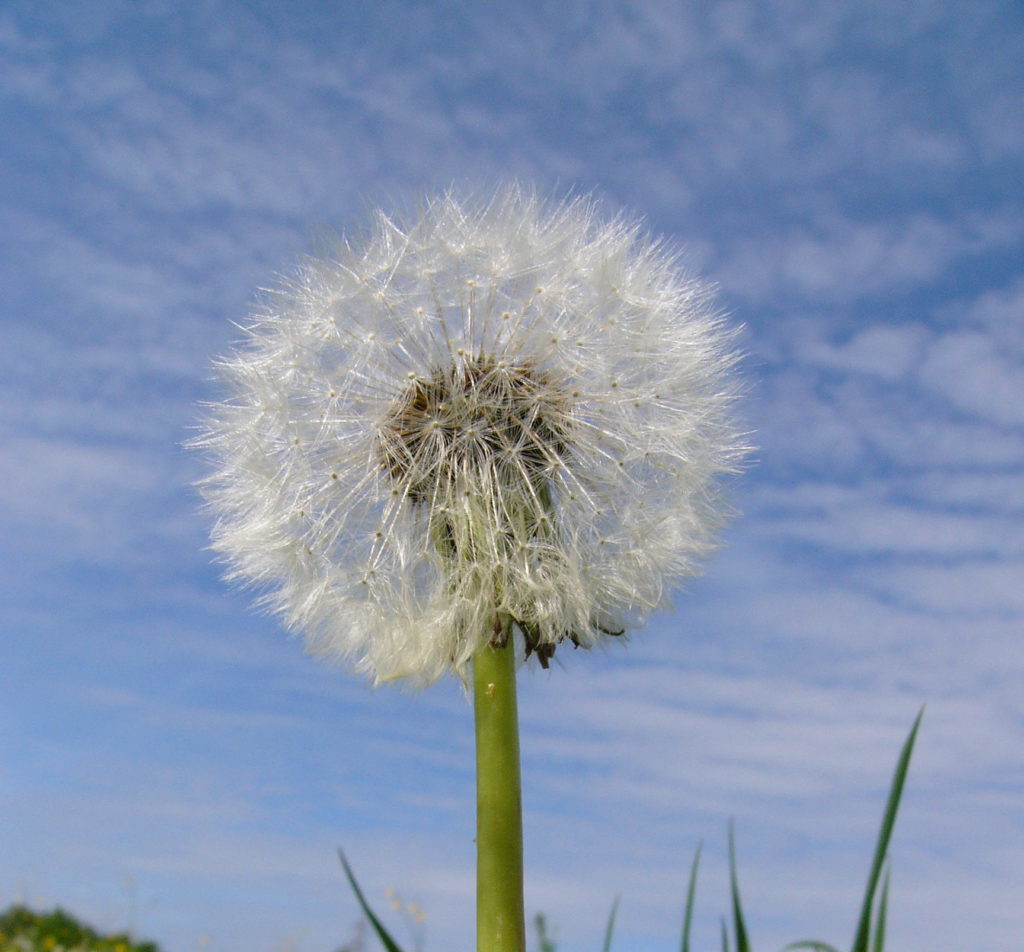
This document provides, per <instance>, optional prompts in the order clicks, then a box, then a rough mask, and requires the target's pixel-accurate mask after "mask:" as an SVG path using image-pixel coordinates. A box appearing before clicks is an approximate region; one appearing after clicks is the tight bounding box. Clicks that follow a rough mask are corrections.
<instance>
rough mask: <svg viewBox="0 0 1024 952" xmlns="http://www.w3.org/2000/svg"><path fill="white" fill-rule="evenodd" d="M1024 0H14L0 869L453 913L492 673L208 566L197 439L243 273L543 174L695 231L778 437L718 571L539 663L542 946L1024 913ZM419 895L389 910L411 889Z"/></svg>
mask: <svg viewBox="0 0 1024 952" xmlns="http://www.w3.org/2000/svg"><path fill="white" fill-rule="evenodd" d="M1022 40H1024V12H1022V9H1021V7H1020V5H1019V4H1016V3H1013V2H1006V3H997V2H979V3H974V4H949V3H944V2H943V3H939V2H927V0H907V2H899V0H889V2H886V3H867V2H865V3H860V2H848V0H841V2H835V3H830V4H812V3H806V2H786V0H779V2H775V3H772V4H759V3H755V2H752V0H751V2H743V0H737V2H711V3H707V4H697V3H688V2H668V0H665V2H662V0H647V2H642V3H640V2H638V3H611V2H587V3H572V2H570V3H563V4H541V3H526V2H519V3H501V2H496V3H489V4H476V3H470V2H468V0H467V2H448V3H440V2H439V3H434V2H422V3H398V2H379V3H373V4H356V3H329V2H307V3H298V2H297V3H290V4H274V3H269V2H248V3H243V2H241V0H234V2H232V0H216V2H215V0H210V2H207V0H195V2H190V3H188V4H175V3H170V2H144V0H143V2H128V0H125V2H119V3H118V2H102V0H96V2H91V3H89V4H76V3H52V4H45V5H40V4H36V3H30V2H27V0H26V2H21V0H8V2H6V3H4V4H3V5H2V7H0V49H2V55H0V127H2V128H3V130H4V134H3V136H2V137H0V163H2V168H3V175H2V177H0V245H2V250H0V286H2V288H3V295H2V301H3V304H2V305H0V307H2V310H0V321H2V334H3V340H4V347H3V348H2V353H0V395H2V400H0V427H2V434H3V444H4V449H3V453H2V454H0V573H2V576H0V577H2V586H3V592H4V594H3V598H2V602H0V610H2V612H3V616H2V621H3V627H2V631H3V661H2V670H3V690H2V692H0V817H2V821H0V854H2V855H3V857H4V861H3V863H2V864H0V903H7V902H10V901H14V900H16V899H18V898H26V899H28V900H30V901H32V902H34V903H39V904H53V903H61V904H63V905H65V906H66V907H68V908H70V909H72V910H73V911H75V912H78V913H79V914H81V915H84V916H86V917H87V918H90V919H91V920H93V921H94V922H96V923H97V924H99V925H101V926H104V927H109V928H123V927H125V926H131V927H133V928H135V929H137V930H138V931H139V932H140V933H142V934H144V935H147V936H151V937H154V938H156V939H158V940H159V941H160V942H161V943H162V944H163V945H164V946H165V947H166V949H167V950H168V952H191V950H198V949H210V950H219V952H237V950H242V949H244V950H246V952H282V950H284V949H286V948H289V949H290V948H294V949H298V950H301V952H332V950H333V949H334V948H336V947H337V946H338V945H339V944H341V943H342V942H343V941H344V940H345V939H346V938H348V936H349V934H350V932H351V928H352V924H353V922H354V921H355V920H356V918H357V910H356V907H355V904H354V902H353V900H352V899H351V897H350V896H349V894H348V892H347V889H346V887H345V884H344V882H343V879H342V877H341V873H340V869H339V867H338V863H337V859H336V856H335V852H334V851H335V848H336V847H337V846H339V845H344V847H345V848H346V850H347V851H348V853H349V855H350V858H351V859H352V861H353V863H354V864H355V866H356V869H357V871H358V872H359V874H360V876H361V878H362V879H363V881H364V885H365V887H366V890H367V893H368V895H369V896H370V897H371V898H372V899H374V900H376V901H377V904H378V905H381V906H383V907H385V908H386V906H387V901H386V899H385V894H384V890H385V889H386V887H388V886H393V887H395V888H396V889H398V891H399V893H400V894H401V895H402V897H403V899H405V900H406V901H417V902H419V903H420V904H421V905H422V906H423V907H424V909H425V910H426V914H427V921H426V924H425V929H426V942H427V948H428V949H430V950H434V952H439V950H449V949H451V950H454V949H466V948H470V947H471V943H472V935H473V911H472V904H473V890H474V873H473V846H472V830H473V814H472V810H473V769H472V768H473V765H472V735H471V717H470V713H471V712H470V706H469V704H468V702H467V701H466V699H465V697H464V696H463V694H462V691H461V689H460V688H459V687H458V686H457V685H454V684H441V685H438V686H435V687H434V688H431V689H430V690H428V691H426V692H424V693H422V694H419V695H408V694H403V693H401V692H399V691H396V690H380V691H378V692H372V691H370V690H369V689H368V688H367V687H366V686H365V685H364V684H362V683H361V682H360V681H358V680H357V679H355V678H354V677H352V676H351V675H348V674H346V673H345V672H342V671H338V670H332V669H328V668H325V667H322V666H320V665H318V664H316V663H315V662H314V661H313V660H311V659H310V658H308V657H306V656H305V655H304V654H303V652H302V649H301V645H300V644H299V643H298V642H297V641H295V640H294V639H290V638H289V637H287V636H286V635H284V634H283V633H282V632H281V631H280V630H279V628H278V626H277V624H276V623H275V622H274V621H273V620H271V619H268V618H265V617H262V616H260V615H258V614H256V613H255V612H253V611H252V609H251V607H250V604H249V601H250V600H249V597H248V596H247V595H246V594H245V593H240V592H238V591H233V590H231V589H230V588H229V587H227V586H225V585H224V584H222V582H221V581H220V580H219V578H218V569H217V567H216V566H215V565H214V564H213V563H212V561H211V559H210V556H209V553H208V552H206V551H205V550H204V546H205V545H206V534H207V529H208V526H207V525H206V521H205V518H204V516H203V515H202V514H201V513H200V512H199V511H198V502H197V499H196V496H195V493H194V492H193V490H192V489H191V488H190V486H191V484H192V483H193V482H194V481H195V480H196V479H197V478H198V477H199V476H200V475H202V472H203V467H202V461H201V459H199V458H198V457H195V456H194V455H193V454H190V453H189V452H187V451H185V450H184V449H182V443H183V442H184V441H185V440H186V439H188V438H189V436H190V435H191V432H192V430H191V428H192V426H193V424H194V420H195V419H196V416H197V411H196V405H197V403H198V402H199V401H201V400H203V399H209V398H211V397H213V396H215V395H216V392H217V391H216V387H215V385H214V383H213V381H212V374H211V371H210V369H209V367H210V360H211V359H212V358H213V357H214V356H215V355H217V354H218V353H221V352H223V351H224V350H225V349H227V347H228V346H229V344H230V342H231V341H232V340H233V339H234V337H235V334H236V329H235V328H234V327H233V325H232V323H231V322H232V321H239V320H243V319H244V316H245V314H246V313H247V310H248V309H249V307H250V306H251V304H252V302H253V300H254V298H255V295H256V291H257V289H258V288H259V287H261V286H267V285H269V284H273V283H274V282H275V281H276V280H277V276H278V275H280V274H283V273H287V272H288V271H289V269H290V268H291V267H292V266H293V265H294V263H295V262H296V261H297V260H298V258H299V257H300V256H301V255H302V254H304V253H306V252H308V251H309V250H311V249H312V248H315V247H316V246H317V245H318V243H322V242H323V240H324V239H325V237H329V236H331V235H333V234H336V233H338V232H340V231H344V230H345V229H346V228H358V227H359V225H360V223H361V222H362V220H363V218H364V216H365V213H366V210H367V208H368V207H372V206H373V205H376V204H384V205H388V206H391V205H403V204H408V203H409V202H410V201H412V200H414V199H415V198H416V197H417V196H419V195H421V194H423V193H424V192H427V193H429V192H435V191H437V190H439V189H442V188H444V187H445V186H447V185H449V184H452V183H456V184H459V185H470V186H484V187H486V186H487V185H488V184H490V183H492V182H496V181H504V180H508V179H510V178H516V179H519V180H522V181H525V182H529V183H533V184H535V185H536V186H538V187H539V188H540V189H542V190H546V191H549V192H554V193H556V194H561V193H564V192H565V191H567V190H569V189H577V190H581V191H585V192H594V193H595V194H597V195H598V196H600V197H601V198H602V199H604V200H606V201H607V202H608V203H609V204H610V205H612V206H613V207H616V206H625V207H628V208H631V209H634V210H636V211H638V212H640V213H642V214H643V215H645V216H646V217H647V219H648V221H649V222H650V224H651V227H652V228H653V229H654V230H656V231H658V232H662V233H665V234H667V235H669V236H670V237H671V238H672V239H673V240H674V241H676V242H679V243H681V244H683V246H684V247H685V248H686V250H687V258H688V260H689V262H690V263H691V265H692V266H693V267H694V268H695V269H697V270H699V271H700V272H701V273H702V274H703V275H704V276H705V277H707V278H708V279H709V280H711V281H713V282H715V283H717V284H718V285H719V287H720V290H721V299H722V301H723V303H724V305H725V306H726V307H727V308H728V309H729V310H730V311H731V312H732V314H733V315H734V318H735V319H736V320H737V321H738V322H741V323H742V324H744V325H745V332H744V337H743V346H744V348H745V350H746V352H747V355H748V356H747V359H746V361H745V366H744V373H745V375H746V377H747V379H748V381H749V396H748V398H747V400H746V402H745V405H744V409H743V412H744V415H745V419H746V421H747V423H748V424H749V426H750V427H751V428H753V429H755V430H756V434H757V435H756V442H757V445H758V452H757V454H756V459H755V461H754V465H753V467H752V468H751V469H750V471H749V472H748V473H747V474H746V475H744V476H743V477H742V478H741V479H739V480H738V481H737V482H736V484H735V485H734V486H733V488H732V492H731V497H732V500H733V502H734V503H735V505H736V506H737V507H738V508H739V509H740V510H742V512H743V515H742V517H741V518H740V519H739V520H738V521H737V522H736V523H735V524H734V525H732V526H731V527H730V529H729V531H728V532H727V534H726V538H725V542H726V545H725V547H724V548H723V549H722V550H721V551H720V552H719V553H718V554H717V555H716V556H715V558H714V559H713V561H712V562H711V563H710V564H709V566H708V571H707V574H706V576H705V577H704V578H702V579H700V580H698V581H697V582H696V583H695V584H692V585H690V586H689V587H688V588H687V589H686V591H685V592H684V593H682V594H681V595H680V597H679V598H678V599H677V602H676V608H675V609H674V610H673V611H672V612H670V613H664V614H662V615H661V616H659V617H657V618H656V619H655V620H654V621H653V622H652V623H651V624H650V625H649V626H648V627H647V629H646V630H645V631H644V632H643V633H641V634H640V635H638V636H637V637H636V638H635V639H634V640H633V641H632V643H631V644H630V645H629V646H628V648H626V649H621V648H619V647H618V646H613V649H612V650H609V651H607V652H605V653H600V652H598V653H592V654H589V655H583V654H578V653H577V654H573V655H571V656H568V657H567V660H566V662H565V665H564V667H562V668H558V667H557V666H556V668H555V669H554V670H552V671H551V672H550V673H533V674H526V675H525V676H524V677H523V678H522V679H521V700H520V704H521V713H522V722H523V732H524V733H523V754H524V780H525V785H526V788H525V821H526V830H527V856H526V863H527V906H528V909H529V910H530V911H531V912H533V911H537V910H543V911H544V912H545V913H546V914H547V915H548V916H549V918H550V919H551V920H552V921H553V922H554V923H555V924H556V927H557V934H558V937H559V941H560V952H582V950H584V949H588V950H589V949H594V948H597V947H599V944H600V935H601V933H602V930H603V927H604V920H605V915H606V911H607V909H608V907H609V906H610V904H611V901H612V899H613V898H614V896H615V895H617V894H621V896H622V905H621V910H620V915H619V926H618V929H619V937H620V942H619V946H618V947H619V948H620V949H626V950H629V952H654V950H656V949H657V950H662V949H666V948H672V947H673V944H674V943H676V942H677V939H678V927H679V920H680V914H681V904H682V897H683V894H684V890H685V881H686V874H687V870H688V867H689V862H690V859H691V856H692V853H693V850H694V848H695V847H696V845H697V843H698V842H699V841H703V842H704V844H705V847H704V849H705V863H704V875H703V878H702V881H701V885H700V889H699V892H698V909H699V912H698V920H697V923H696V934H695V938H696V939H697V940H699V943H700V947H702V948H712V947H715V945H714V944H715V943H717V929H718V916H719V915H720V914H722V913H723V912H725V911H726V908H727V905H726V903H727V892H726V890H727V879H726V872H725V846H726V829H727V824H728V821H729V819H730V818H735V822H736V831H737V846H738V853H739V861H740V874H741V880H742V883H743V884H744V894H745V901H746V904H747V907H748V913H749V915H750V918H751V926H752V939H753V940H754V942H755V943H756V945H757V947H758V948H778V947H779V946H781V945H782V944H784V943H785V942H787V941H791V940H794V939H797V938H805V937H816V938H819V937H820V938H823V939H827V940H829V941H832V942H835V943H838V944H843V943H846V942H848V941H849V938H850V936H851V935H852V931H853V926H854V917H855V910H856V907H857V903H858V901H859V898H860V891H861V889H862V887H863V882H864V879H865V877H866V873H867V868H868V864H869V860H870V848H871V843H872V840H873V837H874V834H875V831H876V828H877V823H878V820H879V817H880V813H881V809H882V805H883V800H884V794H885V790H886V788H887V785H888V781H889V778H890V775H891V770H892V767H893V764H894V762H895V757H896V754H897V751H898V748H899V745H900V743H901V742H902V740H903V738H904V736H905V734H906V731H907V730H908V728H909V726H910V723H911V721H912V719H913V717H914V715H915V713H916V712H917V710H918V708H919V706H920V705H921V704H922V703H927V705H928V709H927V714H926V719H925V722H924V726H923V729H922V733H921V737H920V742H919V747H918V751H917V754H916V756H915V761H914V764H913V768H912V773H911V777H910V781H909V785H908V788H907V794H906V799H905V803H904V812H903V814H902V816H901V818H900V821H899V825H898V828H897V832H896V837H895V840H894V844H893V885H892V910H891V941H892V945H893V948H898V949H901V950H905V952H926V950H927V952H932V950H935V949H941V948H948V949H961V948H984V949H987V950H992V952H1011V950H1013V949H1016V948H1018V947H1019V945H1018V943H1019V937H1020V935H1021V934H1022V933H1024V911H1022V910H1021V907H1020V903H1019V883H1020V881H1021V871H1022V869H1024V807H1022V804H1024V796H1022V794H1024V757H1022V751H1024V712H1022V704H1021V698H1022V697H1024V645H1022V643H1021V633H1022V622H1024V584H1022V579H1024V520H1022V516H1024V438H1022V437H1024V269H1022V268H1021V261H1022V260H1024V255H1022V251H1024V214H1022V213H1024V189H1022V187H1021V186H1022V181H1024V174H1022V172H1024V164H1022V159H1024V110H1022V109H1021V101H1022V96H1024V66H1022V63H1024V55H1022V53H1024V43H1022ZM390 921H391V922H392V923H393V924H394V926H395V929H396V931H397V932H398V933H399V934H400V935H401V936H402V937H403V938H404V937H405V933H404V932H403V928H404V927H403V924H402V921H401V919H400V918H397V917H393V918H392V919H391V920H390Z"/></svg>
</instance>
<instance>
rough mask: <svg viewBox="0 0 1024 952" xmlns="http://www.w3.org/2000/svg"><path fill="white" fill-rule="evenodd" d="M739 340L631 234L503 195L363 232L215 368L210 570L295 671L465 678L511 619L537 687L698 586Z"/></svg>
mask: <svg viewBox="0 0 1024 952" xmlns="http://www.w3.org/2000/svg"><path fill="white" fill-rule="evenodd" d="M731 340H732V335H731V333H730V331H729V330H728V329H727V328H725V326H724V325H723V323H722V320H721V318H720V316H719V314H718V312H717V311H716V309H715V307H714V305H713V303H712V301H711V297H710V293H709V290H708V288H707V287H705V286H704V285H701V284H699V283H697V282H695V281H693V280H691V279H689V278H687V277H685V276H684V275H683V274H682V273H681V272H680V270H679V268H678V263H677V261H676V259H675V258H674V256H673V255H672V254H671V253H669V252H668V251H667V250H666V249H665V248H664V247H663V246H662V245H661V244H659V243H658V242H656V241H653V240H651V239H650V238H648V237H646V236H645V235H644V233H643V231H642V229H641V227H640V226H639V224H637V223H635V222H631V221H627V220H625V219H623V218H615V219H608V218H605V217H602V216H601V214H600V210H599V209H598V208H597V207H596V206H595V204H594V203H592V202H591V201H589V200H586V199H574V200H570V201H567V202H564V203H546V202H544V201H542V200H541V199H539V198H537V197H536V196H535V195H533V194H532V193H530V192H527V191H524V190H521V189H517V188H506V189H504V190H502V191H500V192H498V193H497V195H496V196H495V197H493V198H492V199H490V200H489V201H483V202H476V203H471V202H463V201H460V200H459V199H458V198H457V197H455V196H454V195H453V194H445V195H442V196H441V197H439V198H437V199H436V200H434V201H432V202H429V203H427V204H426V205H425V207H424V208H423V210H422V212H421V214H420V215H419V216H418V217H416V218H414V219H413V220H410V221H407V222H402V221H398V220H395V219H393V218H390V217H387V216H385V215H384V214H383V213H379V214H378V215H377V217H376V218H375V220H374V221H373V224H372V227H371V229H370V231H369V233H368V235H366V236H365V238H364V239H363V240H362V241H361V242H358V243H356V242H352V243H346V244H345V245H344V246H343V247H341V248H340V249H339V250H338V251H337V252H336V253H335V254H334V255H333V256H332V257H330V258H329V259H326V260H316V261H309V262H307V263H306V264H305V265H304V266H303V267H302V268H301V270H300V271H299V272H298V274H297V275H296V276H295V277H294V278H292V279H291V281H290V282H288V284H287V285H286V286H285V287H283V288H282V289H281V290H279V291H277V292H273V293H271V294H270V295H269V297H268V298H267V300H266V302H265V306H264V308H263V309H262V310H261V311H260V312H258V313H257V314H255V315H254V316H253V317H252V319H251V323H250V326H249V328H248V339H247V340H246V341H245V342H244V344H243V345H242V346H241V347H240V348H239V349H238V351H237V352H236V353H235V354H233V355H232V356H230V357H228V358H226V359H224V360H222V361H221V362H220V363H219V369H220V372H221V375H222V378H223V379H224V381H225V383H226V385H227V388H228V391H229V397H228V399H227V400H225V401H224V402H223V403H220V404H216V405H214V406H213V407H212V408H211V411H210V414H209V418H208V420H207V423H206V429H205V432H204V435H203V436H202V437H201V438H200V439H199V440H197V441H196V442H197V444H198V445H200V446H203V447H205V448H207V449H208V450H209V451H210V452H211V454H212V456H213V457H214V460H215V471H214V473H213V474H212V475H211V476H210V477H209V478H208V479H207V480H206V482H205V484H204V491H205V493H206V495H207V497H208V499H209V501H210V504H211V507H212V508H213V510H214V512H215V513H216V514H217V516H218V521H217V523H216V526H215V528H214V532H213V544H214V548H215V549H217V550H218V551H220V552H221V553H223V554H224V555H225V556H227V558H228V560H229V562H230V563H231V565H232V567H233V572H232V574H233V576H235V577H238V578H241V579H245V580H247V581H250V582H254V583H258V584H261V585H263V586H265V587H266V589H267V594H266V596H265V598H266V601H267V602H268V603H269V604H270V605H271V606H272V607H273V608H275V609H277V610H279V611H280V612H281V613H283V615H284V616H285V618H286V620H287V623H288V624H289V626H291V627H293V628H295V629H298V630H303V631H305V632H306V634H307V639H308V643H309V645H310V647H311V649H312V650H314V651H317V652H321V653H325V654H327V655H331V656H337V657H341V658H344V659H347V660H349V661H351V662H353V663H354V664H355V666H356V667H357V668H358V669H360V670H362V671H364V672H366V673H367V674H368V675H369V676H370V677H371V678H372V679H373V680H374V681H375V682H380V681H385V680H391V679H394V678H400V677H408V678H410V679H411V680H413V681H414V682H416V683H419V684H426V683H429V682H431V681H433V680H435V679H436V678H438V677H440V676H441V675H443V674H445V673H446V672H455V673H458V674H462V672H463V671H464V669H465V666H466V664H467V662H468V661H469V659H470V658H471V657H472V655H473V652H474V651H475V650H476V648H477V647H479V646H480V645H481V644H483V643H485V642H486V641H487V640H488V639H491V638H493V637H496V636H495V635H494V634H493V633H494V632H495V631H498V630H502V629H501V627H500V626H498V627H497V628H496V627H495V625H494V619H495V618H496V617H498V616H499V615H505V616H506V617H510V618H511V619H512V620H513V621H514V622H515V628H516V629H517V630H518V631H519V632H520V634H521V637H522V639H523V645H524V654H525V655H526V656H529V655H530V654H535V655H536V657H537V658H538V659H539V660H540V662H541V664H543V665H544V666H545V667H546V666H547V664H548V661H549V659H550V658H551V657H552V655H553V654H554V652H555V649H556V647H557V646H558V645H559V644H560V643H562V642H565V641H568V642H570V643H571V644H574V645H577V646H585V647H589V646H591V645H593V644H595V643H596V642H597V641H599V640H600V639H602V638H604V637H606V636H610V635H617V634H621V633H622V632H623V631H624V630H626V629H627V628H631V627H635V626H636V625H638V624H639V623H641V622H642V621H643V619H644V618H645V617H646V616H647V614H648V613H649V612H650V611H651V610H652V609H654V608H656V607H658V606H660V605H662V604H664V602H665V601H666V597H667V592H668V591H669V590H670V588H671V587H672V586H673V585H674V584H676V583H677V582H678V581H680V580H681V579H682V578H684V577H685V576H688V575H692V574H694V573H695V572H696V571H697V567H698V563H699V560H700V558H701V557H702V556H703V555H704V554H706V552H707V551H708V549H709V548H710V547H711V545H712V542H713V534H714V531H715V530H716V529H717V528H718V526H719V525H720V523H721V521H722V518H723V515H724V511H723V505H722V503H721V501H720V500H719V498H718V495H717V490H716V482H717V477H718V476H719V475H720V474H722V473H724V472H728V471H731V470H733V469H734V468H735V466H736V465H737V463H738V461H739V460H740V458H741V457H742V455H743V453H744V450H745V447H744V445H743V439H742V437H741V435H740V434H738V433H737V431H736V429H735V428H734V426H733V425H732V423H731V421H730V417H729V411H730V407H731V404H732V402H733V399H734V397H735V394H736V384H735V378H734V376H733V373H732V368H733V364H734V362H735V355H734V352H733V350H732V347H731Z"/></svg>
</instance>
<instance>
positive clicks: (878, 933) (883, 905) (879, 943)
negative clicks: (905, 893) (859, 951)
mask: <svg viewBox="0 0 1024 952" xmlns="http://www.w3.org/2000/svg"><path fill="white" fill-rule="evenodd" d="M888 911H889V868H888V867H886V870H885V878H884V879H883V880H882V892H881V896H880V897H879V900H878V912H877V913H876V918H875V941H874V944H873V945H872V947H871V948H872V952H885V919H886V915H887V914H888Z"/></svg>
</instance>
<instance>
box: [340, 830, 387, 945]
mask: <svg viewBox="0 0 1024 952" xmlns="http://www.w3.org/2000/svg"><path fill="white" fill-rule="evenodd" d="M338 858H339V859H340V860H341V865H342V867H343V868H344V870H345V875H346V876H347V877H348V883H349V885H350V886H351V887H352V892H354V893H355V894H356V899H358V900H359V906H360V908H361V909H362V910H363V915H364V916H366V918H367V919H369V920H370V925H371V926H373V931H374V932H376V933H377V938H378V939H380V941H381V942H382V943H383V945H384V948H385V949H387V950H388V952H402V947H401V946H400V945H399V944H398V943H397V942H396V941H395V940H394V939H392V938H391V936H390V934H389V933H388V930H387V929H385V928H384V925H383V924H382V923H381V921H380V919H378V918H377V917H376V916H375V915H374V914H373V910H372V909H371V908H370V906H369V905H368V904H367V902H366V898H365V897H364V896H363V891H362V890H361V889H360V888H359V883H357V882H356V877H355V875H354V874H353V873H352V867H351V866H349V865H348V860H347V859H345V854H344V852H343V851H342V850H341V849H340V848H339V850H338Z"/></svg>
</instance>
